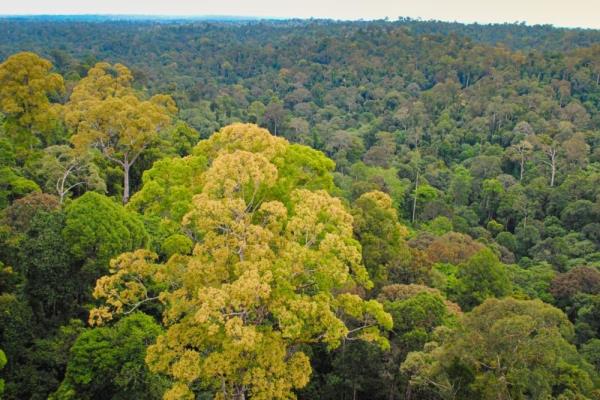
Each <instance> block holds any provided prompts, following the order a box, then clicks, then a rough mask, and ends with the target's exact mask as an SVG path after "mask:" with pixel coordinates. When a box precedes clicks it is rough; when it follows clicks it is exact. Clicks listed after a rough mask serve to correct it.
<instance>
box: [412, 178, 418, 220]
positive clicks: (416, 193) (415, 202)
mask: <svg viewBox="0 0 600 400" xmlns="http://www.w3.org/2000/svg"><path fill="white" fill-rule="evenodd" d="M418 190H419V170H418V169H417V177H416V178H415V195H414V197H413V207H412V223H413V224H414V223H415V219H416V215H417V196H418Z"/></svg>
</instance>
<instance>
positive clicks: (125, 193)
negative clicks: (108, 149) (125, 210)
mask: <svg viewBox="0 0 600 400" xmlns="http://www.w3.org/2000/svg"><path fill="white" fill-rule="evenodd" d="M130 168H131V164H129V163H128V162H127V159H125V162H124V163H123V204H127V202H128V201H129V169H130Z"/></svg>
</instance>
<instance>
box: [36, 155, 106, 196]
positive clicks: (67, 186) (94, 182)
mask: <svg viewBox="0 0 600 400" xmlns="http://www.w3.org/2000/svg"><path fill="white" fill-rule="evenodd" d="M36 172H37V179H39V181H42V182H45V183H46V186H45V187H44V189H45V190H47V191H53V192H55V193H56V195H57V196H58V198H59V199H60V203H61V204H62V203H63V202H64V200H65V197H67V196H68V195H69V194H70V193H71V192H72V191H73V190H75V189H80V190H86V189H89V190H97V191H100V192H104V191H106V184H105V183H104V180H103V179H102V178H101V177H100V175H99V171H98V167H97V166H96V165H95V164H94V163H93V162H92V159H91V155H90V154H89V153H80V152H77V151H75V149H73V148H71V147H69V146H65V145H62V146H50V147H46V148H45V149H44V156H43V157H42V159H41V160H40V161H39V167H38V170H37V171H36Z"/></svg>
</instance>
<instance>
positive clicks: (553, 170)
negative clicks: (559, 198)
mask: <svg viewBox="0 0 600 400" xmlns="http://www.w3.org/2000/svg"><path fill="white" fill-rule="evenodd" d="M551 169H552V173H551V175H550V187H554V178H555V176H556V158H555V157H554V156H552V168H551Z"/></svg>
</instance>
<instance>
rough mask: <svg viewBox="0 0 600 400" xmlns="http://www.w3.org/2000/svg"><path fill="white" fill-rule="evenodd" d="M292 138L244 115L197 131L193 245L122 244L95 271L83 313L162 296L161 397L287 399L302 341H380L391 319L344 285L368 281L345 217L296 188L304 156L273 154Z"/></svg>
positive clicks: (99, 315) (301, 382) (306, 371)
mask: <svg viewBox="0 0 600 400" xmlns="http://www.w3.org/2000/svg"><path fill="white" fill-rule="evenodd" d="M295 148H296V146H294V145H290V144H289V143H287V141H285V140H284V139H281V138H276V137H273V136H271V135H270V134H269V133H268V132H267V131H266V130H264V129H260V128H258V127H256V126H255V125H243V124H237V125H233V126H229V127H226V128H224V129H223V130H221V131H220V132H218V133H216V134H215V135H213V136H212V138H211V139H208V140H206V141H204V142H201V144H200V145H198V146H197V148H196V152H197V153H202V154H203V155H204V157H206V159H207V160H208V161H209V166H208V168H207V169H206V170H205V171H204V172H201V176H200V181H201V182H203V184H204V185H203V188H202V190H201V192H200V193H199V194H197V195H196V196H194V198H193V200H192V207H191V210H190V212H188V213H187V214H186V215H185V217H184V218H183V221H182V223H183V225H184V227H185V228H186V231H187V232H188V233H189V234H190V236H191V237H192V238H194V241H195V248H194V251H193V254H192V255H191V256H187V255H180V254H175V255H173V256H171V258H170V259H169V260H168V261H167V262H166V263H164V264H159V263H157V257H156V255H155V254H152V253H150V252H148V251H146V250H138V251H136V252H133V253H125V254H123V255H121V256H120V257H119V258H117V259H116V260H115V261H114V262H113V264H112V273H111V274H110V275H108V276H105V277H103V278H101V279H99V280H98V282H97V285H96V289H95V292H94V295H95V296H96V297H97V298H98V299H102V300H104V302H105V305H103V306H101V307H99V308H97V309H95V310H93V311H92V312H91V314H90V322H91V323H92V324H100V323H104V322H106V321H109V320H111V319H112V318H115V317H117V316H118V315H124V314H129V313H131V312H133V311H134V310H136V309H144V307H145V306H146V303H148V302H151V301H153V300H158V301H160V302H161V303H162V304H163V307H164V308H163V310H164V311H163V315H162V317H163V318H162V320H163V323H164V325H165V328H166V332H165V333H164V334H161V335H159V336H158V339H157V341H156V343H155V344H153V345H151V346H150V347H149V349H148V353H147V356H146V361H147V363H148V364H149V366H150V370H151V371H152V372H158V373H162V374H166V375H169V376H171V377H172V378H173V380H174V381H175V383H174V385H173V386H172V388H171V389H170V390H169V391H167V393H166V394H165V397H164V398H165V399H189V400H191V399H194V398H196V397H195V394H194V392H195V391H198V390H211V391H213V393H214V395H215V398H217V399H236V400H240V399H246V398H247V397H248V396H250V397H251V398H252V399H257V400H261V399H264V400H266V399H290V398H294V397H295V396H294V394H293V389H296V388H301V387H303V386H305V385H306V384H307V382H308V379H309V377H310V373H311V367H310V363H309V360H308V357H307V355H306V354H305V353H304V351H303V345H306V344H310V343H325V344H327V345H328V346H329V347H330V348H335V347H337V346H339V345H340V344H341V343H342V342H343V341H344V340H352V339H363V340H367V341H372V342H376V343H379V344H380V345H381V346H387V341H386V339H385V337H384V336H383V335H382V334H381V332H380V329H381V328H383V329H390V328H391V327H392V319H391V317H390V315H389V314H387V313H386V312H384V310H383V306H382V305H381V304H380V303H378V302H377V301H375V300H369V301H366V300H363V299H362V298H361V297H359V296H358V295H357V294H355V293H357V290H358V289H359V288H360V287H365V288H369V287H371V286H372V283H371V282H370V280H369V278H368V274H367V271H366V269H365V267H364V266H363V265H362V264H361V253H360V245H359V244H358V242H356V241H355V240H354V239H353V238H352V217H351V215H350V214H349V213H348V211H347V210H346V209H345V208H344V206H343V204H342V202H341V201H340V200H339V199H337V198H334V197H332V196H331V195H330V194H329V193H328V192H327V191H325V190H310V189H308V188H307V187H310V186H312V184H314V182H315V180H314V179H313V177H310V176H306V172H307V171H310V169H311V167H310V166H309V165H308V164H307V165H306V167H307V168H305V169H302V168H297V167H301V165H298V164H302V163H298V160H296V163H294V161H293V160H290V162H291V164H287V163H282V160H283V159H285V158H286V157H289V155H290V154H292V155H293V154H296V155H297V156H302V153H301V152H298V151H296V150H292V149H295ZM290 151H291V153H290ZM315 153H316V152H315ZM298 173H303V174H304V176H303V178H302V179H298V176H297V175H296V174H298ZM311 182H312V183H311ZM322 182H323V184H325V185H327V182H328V180H327V179H324V180H322ZM283 189H285V190H283Z"/></svg>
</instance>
